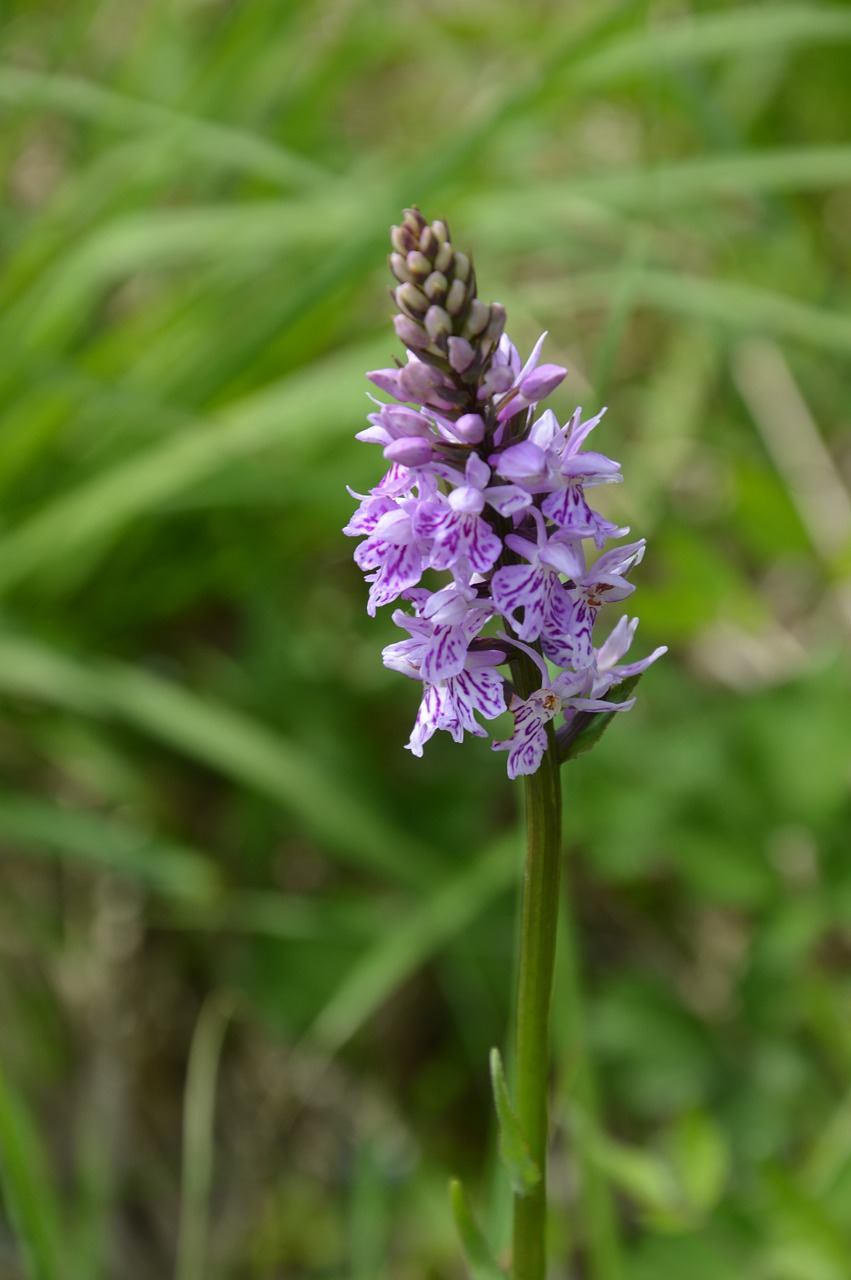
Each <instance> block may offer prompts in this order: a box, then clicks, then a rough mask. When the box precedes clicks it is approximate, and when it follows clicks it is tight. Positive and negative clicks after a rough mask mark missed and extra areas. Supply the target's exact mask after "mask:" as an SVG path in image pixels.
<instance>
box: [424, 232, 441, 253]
mask: <svg viewBox="0 0 851 1280" xmlns="http://www.w3.org/2000/svg"><path fill="white" fill-rule="evenodd" d="M439 248H440V243H439V241H438V239H437V236H436V235H435V234H434V232H433V231H432V229H431V227H426V229H425V231H423V233H422V235H421V236H420V249H421V250H422V252H423V253H424V254H425V255H426V257H427V258H433V257H434V255H435V254H436V253H437V251H438V249H439Z"/></svg>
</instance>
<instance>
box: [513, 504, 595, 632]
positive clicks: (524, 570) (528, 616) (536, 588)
mask: <svg viewBox="0 0 851 1280" xmlns="http://www.w3.org/2000/svg"><path fill="white" fill-rule="evenodd" d="M532 514H533V516H534V517H535V519H536V522H537V526H538V542H537V545H533V544H532V543H531V542H529V541H528V540H527V539H526V538H523V537H521V536H520V535H519V534H514V533H510V534H509V535H508V536H507V537H506V539H505V544H506V546H507V547H510V548H511V550H512V551H515V552H516V553H517V554H518V555H519V556H522V557H523V559H524V560H527V561H528V562H529V563H528V564H509V565H503V567H502V568H500V569H497V570H496V572H495V573H494V575H493V579H492V581H491V593H492V595H493V600H494V604H495V605H496V606H497V608H498V610H499V612H500V613H501V614H502V615H503V616H504V617H505V618H507V619H508V620H509V621H510V622H511V625H512V626H513V627H514V630H515V631H516V632H517V635H518V636H519V637H520V639H521V640H527V641H532V640H537V639H538V637H539V636H540V634H541V632H542V631H543V630H544V629H545V628H546V627H547V626H548V625H549V626H553V625H555V620H554V619H553V601H554V599H556V597H557V595H558V593H559V590H560V588H561V575H562V574H565V573H568V574H569V573H570V571H571V569H572V568H573V567H574V566H575V565H576V563H577V558H576V550H575V548H574V547H573V545H572V544H571V543H570V542H569V541H567V540H565V539H564V537H563V536H562V535H561V534H560V533H555V534H553V535H552V537H550V536H548V534H547V532H546V527H545V525H544V519H543V516H542V515H541V513H540V512H539V511H538V510H537V509H536V508H534V507H533V508H532ZM583 568H584V564H583ZM520 610H522V611H523V612H522V617H521V616H519V611H520Z"/></svg>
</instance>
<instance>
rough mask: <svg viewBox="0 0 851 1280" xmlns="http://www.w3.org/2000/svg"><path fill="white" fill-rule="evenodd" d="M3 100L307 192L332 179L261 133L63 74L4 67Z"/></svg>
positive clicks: (0, 74) (0, 71) (0, 68)
mask: <svg viewBox="0 0 851 1280" xmlns="http://www.w3.org/2000/svg"><path fill="white" fill-rule="evenodd" d="M0 102H3V103H5V104H6V106H7V108H8V107H9V106H12V107H18V108H21V109H24V110H29V111H32V110H33V109H35V110H46V111H58V112H61V113H62V114H63V115H70V116H75V117H77V118H78V119H81V120H88V121H91V122H93V123H95V124H97V125H98V126H99V127H101V128H104V127H107V128H111V129H119V130H127V131H135V130H140V131H146V132H151V133H152V134H154V135H155V136H156V137H157V140H158V144H159V145H160V146H164V145H165V144H167V143H168V142H170V141H171V142H172V143H173V144H174V145H178V146H180V147H181V148H182V149H183V150H185V151H186V152H188V153H190V154H191V155H193V156H194V158H195V159H196V160H200V161H201V162H203V163H205V164H209V165H214V166H217V167H222V168H228V169H239V170H242V171H243V172H245V173H250V174H253V175H254V176H255V177H258V178H263V179H264V180H265V181H267V182H273V183H275V184H276V185H280V186H285V187H296V188H302V189H304V188H305V187H314V186H316V185H317V184H319V183H324V182H327V181H328V179H329V176H330V175H329V174H328V172H327V171H326V170H324V169H323V168H322V166H321V165H319V164H317V163H316V162H315V161H312V160H309V159H307V158H306V157H305V156H301V155H298V154H297V153H295V152H292V151H288V150H287V148H286V147H282V146H280V145H279V144H278V143H274V142H270V141H268V140H267V139H266V138H264V137H263V136H262V135H261V134H259V133H256V132H253V131H250V130H247V129H240V128H237V127H235V126H234V125H227V124H217V123H215V122H213V121H209V120H202V119H199V118H198V117H193V116H192V115H191V114H189V113H188V112H182V111H175V110H172V109H170V108H168V107H163V106H160V105H159V104H158V103H153V102H145V101H143V100H142V99H140V98H134V97H131V96H130V95H129V94H124V93H117V92H115V90H113V89H106V88H104V87H103V86H101V85H97V84H92V83H91V82H90V81H88V80H85V79H82V78H80V77H77V76H69V75H64V74H62V73H61V72H57V71H50V72H44V71H39V70H34V69H32V68H29V67H13V66H9V65H8V64H7V65H4V66H0Z"/></svg>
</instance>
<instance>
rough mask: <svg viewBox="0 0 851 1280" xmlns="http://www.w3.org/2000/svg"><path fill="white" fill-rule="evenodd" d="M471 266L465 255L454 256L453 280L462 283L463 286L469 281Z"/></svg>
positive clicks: (457, 254)
mask: <svg viewBox="0 0 851 1280" xmlns="http://www.w3.org/2000/svg"><path fill="white" fill-rule="evenodd" d="M472 269H473V264H472V263H471V261H470V259H469V258H468V257H467V255H466V253H456V254H455V279H456V280H461V281H463V283H464V284H466V283H467V281H468V280H469V279H470V272H471V271H472Z"/></svg>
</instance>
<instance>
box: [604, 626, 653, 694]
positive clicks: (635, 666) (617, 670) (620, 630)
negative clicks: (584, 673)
mask: <svg viewBox="0 0 851 1280" xmlns="http://www.w3.org/2000/svg"><path fill="white" fill-rule="evenodd" d="M637 626H638V618H633V619H632V620H631V621H630V620H629V619H628V618H626V617H622V618H620V619H619V620H618V622H617V623H616V624H615V626H614V627H613V628H612V630H611V631H610V633H609V635H608V638H607V639H606V640H604V641H603V643H602V644H601V645H600V647H599V649H597V650H596V652H595V661H594V680H593V684H592V694H593V696H594V697H595V698H599V697H601V696H602V695H603V694H604V693H608V691H609V689H612V688H614V686H615V685H618V684H621V683H622V682H623V681H624V680H629V679H631V677H632V676H637V675H641V673H642V672H644V671H646V670H647V668H648V667H649V666H650V665H651V663H654V662H655V661H656V659H657V658H661V657H662V655H663V654H664V653H667V652H668V646H667V645H664V644H663V645H660V646H659V648H658V649H654V650H653V652H652V653H651V654H650V655H649V656H648V657H646V658H641V659H640V660H639V661H638V662H621V658H622V657H623V656H624V654H626V653H627V652H628V650H629V648H630V646H631V644H632V641H633V637H634V636H635V631H636V628H637Z"/></svg>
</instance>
